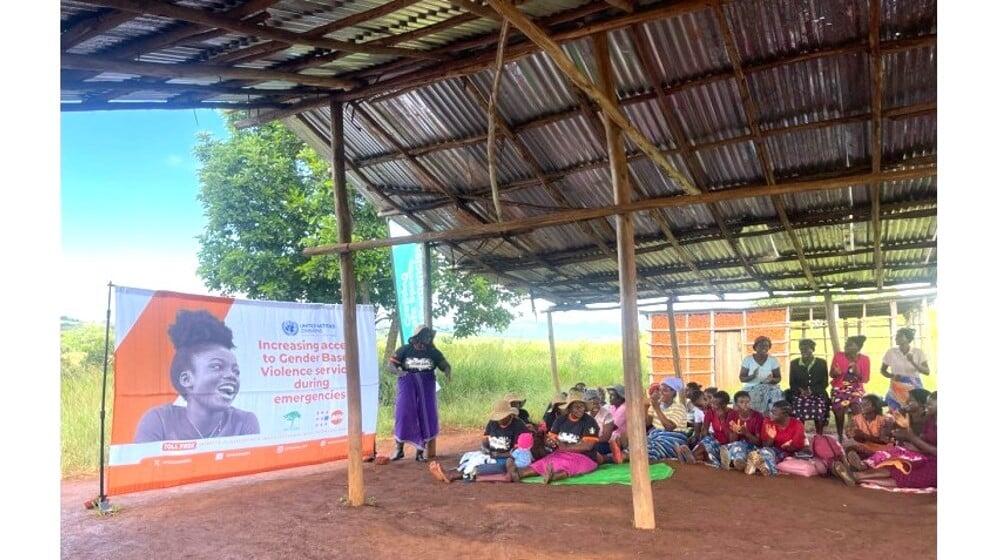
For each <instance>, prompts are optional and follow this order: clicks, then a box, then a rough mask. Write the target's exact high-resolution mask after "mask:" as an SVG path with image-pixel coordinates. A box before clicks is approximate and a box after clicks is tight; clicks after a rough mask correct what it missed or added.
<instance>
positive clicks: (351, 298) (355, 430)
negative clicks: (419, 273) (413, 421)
mask: <svg viewBox="0 0 1000 560" xmlns="http://www.w3.org/2000/svg"><path fill="white" fill-rule="evenodd" d="M330 120H331V127H332V128H331V130H330V140H331V143H332V144H333V145H332V146H331V148H332V151H333V162H332V165H331V167H332V168H333V190H334V204H335V209H336V215H337V238H338V240H339V241H340V242H341V243H344V242H347V241H350V239H351V207H350V204H349V199H348V198H347V176H346V164H345V159H346V158H345V156H344V104H343V103H342V102H340V101H331V102H330ZM355 281H356V280H355V278H354V254H353V253H351V252H350V251H348V252H346V253H341V254H340V294H341V302H342V304H341V309H342V312H343V317H344V319H343V320H344V324H343V327H344V365H345V366H346V368H347V501H348V503H349V504H351V505H352V506H362V505H364V504H365V481H364V474H363V473H362V471H361V453H362V451H361V373H360V369H359V363H358V362H359V353H358V317H357V312H358V309H357V302H356V299H357V298H356V295H355Z"/></svg>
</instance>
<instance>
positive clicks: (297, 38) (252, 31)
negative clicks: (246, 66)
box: [80, 0, 442, 60]
mask: <svg viewBox="0 0 1000 560" xmlns="http://www.w3.org/2000/svg"><path fill="white" fill-rule="evenodd" d="M80 1H81V2H84V3H87V4H93V5H95V6H105V7H108V8H115V9H118V10H123V11H128V12H132V13H135V14H139V15H141V14H149V15H154V16H160V17H165V18H171V19H176V20H180V21H185V22H188V23H197V24H201V25H205V26H207V27H217V28H220V29H227V30H229V31H232V32H234V33H242V34H243V35H248V36H250V37H260V38H262V39H270V40H272V41H281V42H284V43H290V44H293V45H307V46H310V47H316V48H320V49H330V50H335V51H346V52H351V53H364V54H380V55H388V56H400V57H411V58H419V59H427V60H440V59H441V58H442V57H440V56H438V55H432V54H428V53H425V52H421V51H416V50H412V49H400V48H396V47H381V46H378V45H366V44H363V43H351V42H348V41H337V40H334V39H324V38H318V37H307V36H305V35H303V34H299V33H292V32H289V31H285V30H282V29H279V28H276V27H264V26H259V25H252V24H248V23H245V22H241V21H239V20H237V19H233V18H230V17H227V16H224V15H219V14H215V13H212V12H209V11H206V10H199V9H196V8H188V7H185V6H180V5H177V4H170V3H167V2H161V1H159V0H80Z"/></svg>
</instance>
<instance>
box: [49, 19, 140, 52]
mask: <svg viewBox="0 0 1000 560" xmlns="http://www.w3.org/2000/svg"><path fill="white" fill-rule="evenodd" d="M133 18H135V14H132V13H129V12H119V11H118V10H102V11H100V12H97V13H96V14H94V15H92V16H90V17H87V18H84V19H81V20H80V21H78V22H76V23H75V24H73V25H71V26H70V27H69V28H68V29H66V30H65V31H63V32H62V34H61V35H60V36H59V43H60V45H59V48H60V49H62V50H64V51H66V50H69V49H71V48H73V47H75V46H77V45H79V44H80V43H83V42H84V41H87V40H90V39H93V38H94V37H97V36H98V35H101V34H104V33H107V32H108V31H111V30H112V29H114V28H116V27H118V26H119V25H121V24H123V23H125V22H127V21H129V20H132V19H133Z"/></svg>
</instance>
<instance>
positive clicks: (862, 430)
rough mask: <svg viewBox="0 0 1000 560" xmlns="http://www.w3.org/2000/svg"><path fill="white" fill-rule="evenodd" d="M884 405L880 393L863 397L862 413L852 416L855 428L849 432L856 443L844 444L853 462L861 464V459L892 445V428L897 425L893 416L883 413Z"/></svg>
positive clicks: (849, 458)
mask: <svg viewBox="0 0 1000 560" xmlns="http://www.w3.org/2000/svg"><path fill="white" fill-rule="evenodd" d="M882 406H883V405H882V399H880V398H879V397H878V395H865V396H864V397H862V398H861V413H860V414H855V415H854V416H852V417H851V424H852V428H853V429H852V430H851V431H850V432H848V435H849V436H850V437H851V439H852V440H854V443H848V444H847V445H846V446H844V448H845V450H846V452H847V457H848V460H849V461H851V464H853V465H859V464H860V462H861V459H866V458H868V457H870V456H871V455H872V454H873V453H875V452H876V451H884V450H886V449H888V448H889V447H892V445H891V441H892V430H893V429H895V427H896V426H895V423H894V422H893V421H892V418H889V417H888V416H885V415H884V414H882Z"/></svg>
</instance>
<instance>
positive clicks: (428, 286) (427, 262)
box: [411, 243, 437, 459]
mask: <svg viewBox="0 0 1000 560" xmlns="http://www.w3.org/2000/svg"><path fill="white" fill-rule="evenodd" d="M423 251H424V324H425V325H427V326H428V327H431V328H434V305H433V302H434V282H433V281H432V279H431V273H432V272H433V268H431V267H432V265H433V263H432V261H431V245H430V243H424V244H423ZM411 334H412V333H411ZM436 456H437V438H433V439H431V440H429V441H428V442H427V458H428V459H433V458H434V457H436Z"/></svg>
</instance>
